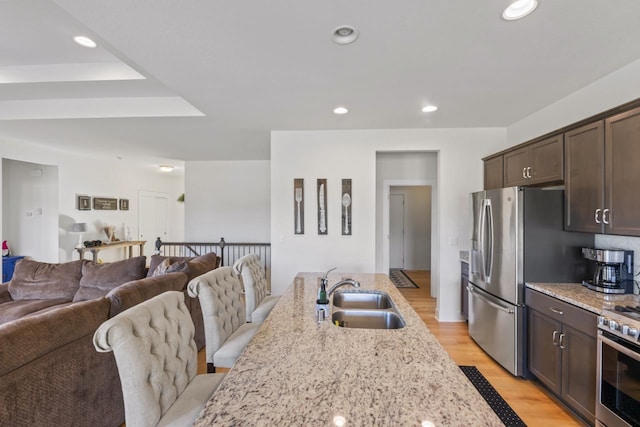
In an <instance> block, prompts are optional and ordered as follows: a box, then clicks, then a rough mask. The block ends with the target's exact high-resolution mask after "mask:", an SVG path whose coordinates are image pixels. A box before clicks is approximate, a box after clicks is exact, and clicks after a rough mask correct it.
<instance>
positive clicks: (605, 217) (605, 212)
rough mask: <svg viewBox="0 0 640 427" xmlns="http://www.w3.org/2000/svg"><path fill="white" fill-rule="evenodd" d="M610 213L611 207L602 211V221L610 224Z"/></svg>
mask: <svg viewBox="0 0 640 427" xmlns="http://www.w3.org/2000/svg"><path fill="white" fill-rule="evenodd" d="M608 213H609V209H605V210H603V211H602V222H603V223H605V224H607V225H609V218H607V214H608Z"/></svg>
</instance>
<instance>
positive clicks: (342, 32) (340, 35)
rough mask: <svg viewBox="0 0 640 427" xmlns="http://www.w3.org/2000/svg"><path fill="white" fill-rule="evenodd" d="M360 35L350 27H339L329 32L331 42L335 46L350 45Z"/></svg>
mask: <svg viewBox="0 0 640 427" xmlns="http://www.w3.org/2000/svg"><path fill="white" fill-rule="evenodd" d="M359 35H360V33H359V32H358V30H357V29H356V28H354V27H352V26H351V25H341V26H339V27H338V28H336V29H334V30H333V31H332V32H331V40H333V41H334V43H337V44H350V43H353V42H354V41H356V39H357V38H358V36H359Z"/></svg>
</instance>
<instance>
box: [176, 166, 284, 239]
mask: <svg viewBox="0 0 640 427" xmlns="http://www.w3.org/2000/svg"><path fill="white" fill-rule="evenodd" d="M269 171H270V162H269V161H266V160H264V161H262V160H261V161H206V162H205V161H198V162H186V164H185V174H186V178H185V220H186V228H185V235H186V239H187V240H188V241H191V242H218V241H219V240H220V238H221V237H224V239H225V241H227V242H234V243H240V242H245V243H246V242H251V243H268V242H269V241H270V238H271V234H270V227H271V221H270V215H271V210H270V198H271V191H270V172H269Z"/></svg>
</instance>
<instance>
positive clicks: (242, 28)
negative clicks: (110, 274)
mask: <svg viewBox="0 0 640 427" xmlns="http://www.w3.org/2000/svg"><path fill="white" fill-rule="evenodd" d="M508 3H509V0H484V1H472V0H465V1H463V0H457V1H442V0H402V1H399V2H398V1H396V2H390V1H378V2H372V1H370V0H323V1H309V0H269V1H258V0H253V1H249V0H234V1H221V0H183V1H175V0H153V1H151V0H146V1H142V0H140V1H131V0H110V1H104V0H57V1H55V2H54V1H49V0H0V140H6V141H24V142H31V143H36V144H43V145H47V146H51V147H57V148H60V149H63V150H73V151H77V152H91V153H93V154H99V155H108V156H111V155H112V156H124V157H127V156H131V157H141V156H153V157H159V158H166V159H177V160H239V159H247V160H258V159H268V158H269V140H270V131H271V130H319V129H383V128H384V129H391V128H461V127H506V126H509V125H510V124H512V123H514V122H516V121H518V120H520V119H522V118H524V117H526V116H528V115H529V114H531V113H533V112H535V111H537V110H539V109H540V108H542V107H544V106H546V105H548V104H550V103H552V102H554V101H556V100H558V99H560V98H563V97H565V96H567V95H568V94H570V93H572V92H574V91H576V90H577V89H580V88H582V87H584V86H586V85H588V84H589V83H591V82H593V81H595V80H597V79H599V78H601V77H603V76H605V75H607V74H609V73H611V72H612V71H614V70H617V69H619V68H621V67H623V66H625V65H627V64H629V63H631V62H633V61H635V60H637V59H639V58H640V43H638V40H640V26H639V25H637V22H638V17H639V16H640V2H639V1H637V0H607V1H603V0H562V1H559V0H556V1H552V0H540V5H539V7H538V9H537V10H536V11H535V12H534V13H533V14H531V15H529V16H528V17H526V18H525V19H523V20H521V21H514V22H507V21H504V20H502V19H501V13H502V10H503V9H504V7H505V6H506V5H507V4H508ZM345 24H348V25H352V26H355V27H356V28H358V29H359V31H360V37H359V38H358V40H357V41H356V42H355V43H353V44H351V45H338V44H335V43H333V42H332V41H331V40H330V34H331V32H332V30H333V29H335V28H336V27H338V26H340V25H345ZM76 35H87V36H89V37H91V38H93V39H94V40H95V41H96V42H97V43H98V47H97V48H96V49H87V48H83V47H80V46H78V45H76V44H75V43H74V42H73V41H72V40H71V39H72V37H73V36H76ZM426 104H435V105H437V106H438V107H439V110H438V111H436V112H434V113H423V112H421V108H422V107H423V106H424V105H426ZM338 105H344V106H347V107H348V108H349V110H350V112H349V114H346V115H343V116H337V115H334V114H333V113H332V110H333V108H334V107H336V106H338Z"/></svg>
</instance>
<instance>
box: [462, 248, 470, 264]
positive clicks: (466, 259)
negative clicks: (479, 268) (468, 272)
mask: <svg viewBox="0 0 640 427" xmlns="http://www.w3.org/2000/svg"><path fill="white" fill-rule="evenodd" d="M460 261H462V262H466V263H467V264H469V251H460Z"/></svg>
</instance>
